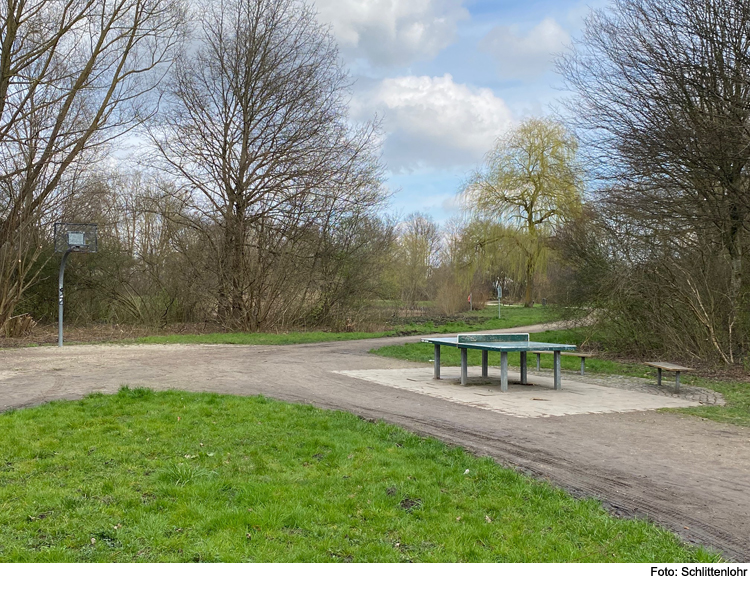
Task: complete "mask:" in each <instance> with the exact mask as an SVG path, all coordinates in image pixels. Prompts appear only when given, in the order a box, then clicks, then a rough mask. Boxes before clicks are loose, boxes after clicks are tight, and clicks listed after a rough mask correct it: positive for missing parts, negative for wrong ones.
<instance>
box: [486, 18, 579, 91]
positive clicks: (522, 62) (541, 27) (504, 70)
mask: <svg viewBox="0 0 750 591" xmlns="http://www.w3.org/2000/svg"><path fill="white" fill-rule="evenodd" d="M569 41H570V35H568V33H567V32H566V31H565V30H564V29H563V28H562V27H561V26H560V25H559V24H557V22H556V21H555V20H554V19H551V18H546V19H544V20H543V21H542V22H540V23H539V24H538V25H536V26H535V27H534V28H533V29H531V30H530V31H528V32H527V33H526V34H525V35H524V34H523V33H521V32H520V30H519V27H518V25H513V26H511V27H505V26H498V27H495V28H493V29H492V30H491V31H490V32H489V33H488V34H487V36H486V37H485V38H484V39H482V40H481V41H480V42H479V49H480V50H481V51H484V52H486V53H489V54H490V55H492V56H493V57H494V58H495V59H496V60H497V63H498V66H497V67H498V72H499V74H500V76H502V77H503V78H512V79H521V80H529V79H533V78H535V77H537V76H539V75H541V74H543V73H544V72H545V71H547V70H548V69H549V67H550V66H551V65H552V60H553V58H554V55H555V54H557V53H560V52H562V51H563V49H564V48H565V44H566V43H568V42H569Z"/></svg>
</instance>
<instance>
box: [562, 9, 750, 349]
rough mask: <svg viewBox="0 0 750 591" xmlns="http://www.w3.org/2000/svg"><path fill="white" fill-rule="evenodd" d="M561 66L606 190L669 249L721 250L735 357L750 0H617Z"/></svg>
mask: <svg viewBox="0 0 750 591" xmlns="http://www.w3.org/2000/svg"><path fill="white" fill-rule="evenodd" d="M560 70H561V71H562V73H563V74H564V75H565V77H566V79H567V81H568V84H569V87H570V89H571V90H573V91H575V96H574V98H573V99H571V101H570V103H569V108H570V110H571V112H572V114H573V115H574V119H575V122H576V124H577V127H578V128H579V129H580V130H581V132H582V133H581V135H582V137H583V139H584V141H585V144H586V146H587V148H588V150H589V153H590V154H591V155H592V156H593V162H594V163H595V167H594V170H596V172H597V173H598V175H599V178H600V179H602V180H604V181H606V182H607V183H610V184H612V185H613V186H614V187H615V189H616V190H614V191H609V192H608V199H609V200H610V201H611V202H612V203H615V204H617V205H618V206H619V208H620V210H621V211H623V212H626V213H628V215H629V216H630V217H631V219H634V220H637V221H638V225H639V227H640V230H639V231H640V233H641V234H642V235H645V234H650V235H652V236H653V235H655V234H657V233H658V234H661V236H662V240H667V239H668V240H669V241H670V242H671V244H670V246H669V249H671V251H672V252H674V251H675V250H678V251H682V252H689V251H690V248H691V247H692V246H693V245H696V244H698V243H703V244H704V246H710V244H707V242H706V241H707V240H708V241H711V240H713V242H714V244H715V245H716V246H717V247H718V250H720V251H722V252H723V253H724V254H725V256H726V257H727V258H728V260H729V266H730V274H729V275H730V277H729V285H728V289H727V293H726V301H727V305H728V307H729V308H730V309H731V313H730V314H729V315H728V318H727V330H728V333H729V340H730V342H729V345H728V349H729V354H728V355H727V359H728V360H731V359H732V358H733V353H732V349H733V346H732V343H731V341H732V338H733V337H732V330H733V326H734V324H735V322H736V320H737V314H738V313H739V312H740V311H741V308H742V298H743V297H744V294H745V291H746V288H745V287H744V286H743V258H744V257H745V249H746V248H747V243H748V227H749V226H748V224H749V223H750V174H749V171H748V163H749V162H750V5H748V3H746V2H726V1H724V0H680V1H674V0H615V2H614V3H613V6H612V7H611V10H600V11H595V12H593V13H592V14H591V16H590V17H589V18H588V19H587V21H586V26H585V30H584V33H583V37H582V39H581V40H580V41H579V42H578V43H577V44H576V45H575V48H574V51H573V52H572V53H571V54H570V55H569V56H568V57H566V58H564V59H562V60H561V62H560ZM698 238H700V240H698ZM718 263H719V261H714V263H711V264H718ZM683 284H684V282H683ZM696 310H699V313H700V315H701V316H702V315H703V311H700V309H699V308H696Z"/></svg>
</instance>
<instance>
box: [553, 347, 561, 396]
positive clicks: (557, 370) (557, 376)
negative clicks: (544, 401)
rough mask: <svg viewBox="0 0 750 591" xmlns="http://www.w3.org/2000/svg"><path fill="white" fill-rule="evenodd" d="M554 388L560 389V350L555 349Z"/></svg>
mask: <svg viewBox="0 0 750 591" xmlns="http://www.w3.org/2000/svg"><path fill="white" fill-rule="evenodd" d="M554 354H555V369H554V372H555V390H562V380H561V375H560V373H561V372H560V351H555V352H554Z"/></svg>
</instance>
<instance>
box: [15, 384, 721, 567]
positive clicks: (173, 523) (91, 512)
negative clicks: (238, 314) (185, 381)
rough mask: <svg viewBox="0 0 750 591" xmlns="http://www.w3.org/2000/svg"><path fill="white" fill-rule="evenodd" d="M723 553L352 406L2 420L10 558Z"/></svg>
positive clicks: (268, 404)
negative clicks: (363, 415) (364, 415)
mask: <svg viewBox="0 0 750 591" xmlns="http://www.w3.org/2000/svg"><path fill="white" fill-rule="evenodd" d="M718 559H719V557H718V556H716V555H713V554H710V553H708V552H707V551H705V550H703V549H701V548H697V547H691V546H687V545H685V544H683V543H682V542H680V541H679V540H678V538H677V537H676V536H674V535H673V534H671V533H668V532H666V531H664V530H661V529H659V528H657V527H655V526H654V525H651V524H648V523H646V522H643V521H638V520H621V519H617V518H614V517H612V516H610V515H609V514H608V513H607V512H606V511H604V510H603V509H602V507H601V506H600V505H599V504H598V503H597V502H595V501H593V500H587V501H580V500H575V499H573V498H572V497H571V496H569V495H567V494H566V493H564V492H563V491H561V490H558V489H555V488H553V487H552V486H549V485H547V484H545V483H541V482H536V481H534V480H532V479H530V478H528V477H525V476H522V475H520V474H518V473H516V472H514V471H512V470H508V469H504V468H501V467H499V466H498V465H496V464H495V463H494V462H492V461H491V460H489V459H486V458H484V459H480V458H477V457H474V456H471V455H469V454H468V453H466V452H464V451H462V450H460V449H457V448H451V447H448V446H446V445H444V444H442V443H439V442H437V441H435V440H432V439H424V438H421V437H418V436H416V435H414V434H410V433H408V432H406V431H404V430H402V429H399V428H397V427H394V426H390V425H387V424H382V423H372V422H368V421H365V420H362V419H359V418H357V417H355V416H354V415H351V414H347V413H343V412H331V411H323V410H319V409H315V408H313V407H310V406H302V405H291V404H285V403H281V402H275V401H271V400H268V399H265V398H263V397H237V396H221V395H216V394H192V393H185V392H175V391H169V392H157V393H155V392H152V391H149V390H142V389H136V390H130V389H127V388H124V389H122V390H121V391H120V392H119V394H117V395H113V396H105V395H101V394H98V395H92V396H89V397H87V398H85V399H83V400H81V401H77V402H54V403H51V404H46V405H43V406H40V407H36V408H31V409H25V410H18V411H10V412H6V413H3V414H2V415H0V560H4V561H13V562H21V561H70V562H79V561H92V562H93V561H107V562H110V561H126V562H129V561H263V562H286V561H305V562H316V561H341V562H347V561H382V562H400V561H420V562H429V561H441V562H443V561H445V562H455V561H470V562H479V561H514V562H524V561H538V562H542V561H560V562H566V561H610V562H615V561H621V562H636V561H638V562H640V561H643V562H658V563H661V562H671V561H677V562H691V561H715V560H718Z"/></svg>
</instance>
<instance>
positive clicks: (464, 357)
mask: <svg viewBox="0 0 750 591" xmlns="http://www.w3.org/2000/svg"><path fill="white" fill-rule="evenodd" d="M468 365H469V360H468V349H461V385H462V386H465V385H466V382H467V381H468V379H469V368H468Z"/></svg>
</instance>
